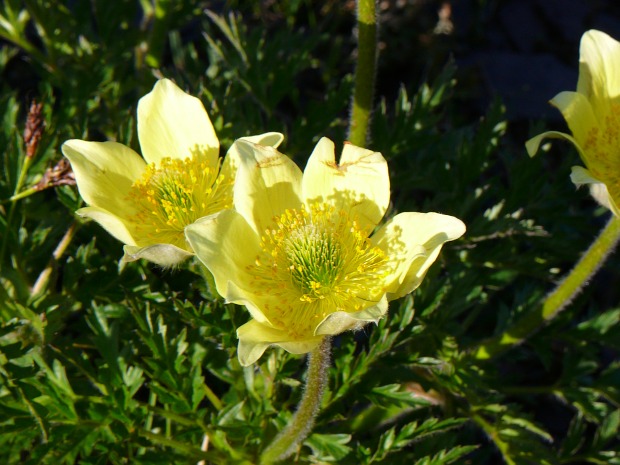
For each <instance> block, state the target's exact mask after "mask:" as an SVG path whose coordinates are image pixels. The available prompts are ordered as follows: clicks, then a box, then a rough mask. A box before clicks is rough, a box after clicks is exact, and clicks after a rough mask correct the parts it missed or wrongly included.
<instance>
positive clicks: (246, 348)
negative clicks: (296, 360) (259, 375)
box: [237, 320, 323, 366]
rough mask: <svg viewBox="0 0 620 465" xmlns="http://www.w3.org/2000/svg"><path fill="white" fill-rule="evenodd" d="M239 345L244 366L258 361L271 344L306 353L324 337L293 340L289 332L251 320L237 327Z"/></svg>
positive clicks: (240, 358)
mask: <svg viewBox="0 0 620 465" xmlns="http://www.w3.org/2000/svg"><path fill="white" fill-rule="evenodd" d="M237 337H238V338H239V346H238V349H237V356H238V357H239V362H240V363H241V365H243V366H249V365H251V364H253V363H254V362H256V361H257V360H258V359H259V358H260V357H261V356H262V355H263V353H264V352H265V350H266V349H267V348H268V347H269V346H271V345H277V346H280V347H282V348H283V349H284V350H286V351H287V352H290V353H293V354H305V353H308V352H311V351H312V350H314V349H315V348H316V347H318V345H319V344H320V343H321V340H322V339H323V338H322V337H315V338H312V339H309V340H305V341H291V340H290V337H289V336H288V334H287V333H286V332H285V331H283V330H279V329H276V328H273V327H271V326H268V325H265V324H261V323H259V322H258V321H256V320H250V321H249V322H247V323H246V324H244V325H243V326H241V327H240V328H239V329H237Z"/></svg>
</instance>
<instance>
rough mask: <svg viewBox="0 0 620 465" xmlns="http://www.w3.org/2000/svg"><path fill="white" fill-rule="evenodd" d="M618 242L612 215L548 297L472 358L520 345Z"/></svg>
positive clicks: (577, 289)
mask: <svg viewBox="0 0 620 465" xmlns="http://www.w3.org/2000/svg"><path fill="white" fill-rule="evenodd" d="M619 239H620V220H619V219H618V218H616V217H615V216H612V218H611V220H610V221H609V223H607V226H605V228H604V229H603V231H602V232H601V233H600V235H599V236H598V237H597V238H596V240H595V241H594V242H593V243H592V245H591V246H590V248H589V249H588V250H587V251H586V252H585V253H584V254H583V256H582V257H581V259H580V260H579V261H578V262H577V265H575V268H573V269H572V271H571V272H570V273H569V274H568V276H566V278H564V280H563V281H562V282H560V284H559V285H558V286H557V287H556V288H555V290H554V291H553V292H551V294H549V295H548V296H547V297H546V299H545V301H544V302H543V304H542V306H541V307H540V309H539V310H537V311H536V312H532V313H529V314H528V315H526V316H524V317H523V318H522V319H521V320H519V321H517V322H516V323H515V324H514V326H512V327H511V328H509V329H507V330H506V331H504V332H503V333H501V334H499V335H498V336H496V337H493V338H491V339H488V340H487V341H486V342H484V343H483V344H481V345H480V346H478V348H476V350H475V351H474V357H475V358H477V359H479V360H486V359H489V358H492V357H494V356H496V355H497V354H499V353H501V352H503V351H505V350H507V349H509V348H511V347H513V346H515V345H517V344H520V343H521V342H523V341H524V340H525V339H527V338H528V337H529V336H530V335H531V334H532V333H534V332H536V331H537V330H539V329H540V328H542V327H543V326H544V325H545V324H547V323H548V322H549V321H551V320H553V319H554V318H555V317H556V316H557V315H558V314H559V313H560V312H561V311H562V310H564V309H565V308H566V306H567V305H568V304H569V303H571V302H572V300H573V299H574V298H575V296H576V295H577V294H579V292H581V290H582V289H583V287H584V286H585V285H586V284H587V283H588V280H590V279H591V278H592V276H593V275H594V274H595V273H596V272H597V271H598V269H599V268H600V267H601V265H602V264H603V263H604V261H605V259H606V258H607V257H608V256H609V254H610V253H611V252H612V251H613V250H614V248H615V246H616V245H617V244H618V240H619Z"/></svg>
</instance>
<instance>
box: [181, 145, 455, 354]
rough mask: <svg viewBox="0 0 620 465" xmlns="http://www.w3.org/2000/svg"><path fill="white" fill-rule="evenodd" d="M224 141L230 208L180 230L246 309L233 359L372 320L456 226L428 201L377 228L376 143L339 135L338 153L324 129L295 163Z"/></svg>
mask: <svg viewBox="0 0 620 465" xmlns="http://www.w3.org/2000/svg"><path fill="white" fill-rule="evenodd" d="M233 147H234V148H235V150H236V151H237V152H238V153H239V154H240V156H239V159H240V163H239V168H238V172H237V179H236V181H235V188H234V198H233V204H234V209H233V210H228V211H226V212H223V213H221V214H220V215H218V216H217V217H209V218H204V219H202V220H199V221H197V222H196V223H194V224H193V225H191V226H189V227H188V228H187V229H186V235H187V238H188V241H189V242H190V244H191V246H192V248H193V249H194V251H195V252H196V255H197V256H198V258H199V259H200V260H201V261H202V262H203V263H204V264H205V265H206V266H207V267H208V268H209V269H210V270H211V272H212V273H213V276H214V278H215V283H216V286H217V290H218V292H219V293H220V294H221V295H222V296H224V298H225V299H226V300H227V301H228V302H233V303H237V304H240V305H245V306H246V307H247V308H248V310H249V312H250V313H251V315H252V317H253V318H252V320H250V321H249V322H248V323H246V324H245V325H243V326H241V327H240V328H239V329H238V331H237V335H238V337H239V349H238V355H239V360H240V362H241V364H242V365H244V366H247V365H250V364H252V363H254V362H255V361H256V360H257V359H258V358H259V357H260V356H261V355H262V354H263V352H264V351H265V349H266V348H267V347H269V346H270V345H277V346H280V347H282V348H284V349H285V350H287V351H289V352H292V353H297V354H301V353H306V352H310V351H312V350H313V349H314V348H316V347H317V346H318V344H319V343H320V342H321V340H322V338H323V337H324V336H328V335H335V334H339V333H341V332H343V331H346V330H355V329H360V328H361V327H363V326H364V325H365V324H367V323H368V322H377V321H378V320H379V319H380V318H382V317H383V316H384V315H385V313H386V312H387V308H388V301H390V300H393V299H396V298H399V297H402V296H404V295H406V294H408V293H409V292H411V291H413V290H414V289H415V288H416V287H418V286H419V284H420V283H421V281H422V279H423V277H424V275H425V273H426V271H427V270H428V268H429V267H430V266H431V264H432V263H433V262H434V261H435V259H436V258H437V256H438V254H439V252H440V249H441V247H442V245H443V244H444V243H445V242H446V241H451V240H454V239H457V238H458V237H460V236H461V235H462V234H463V233H464V232H465V225H464V224H463V223H462V222H461V221H460V220H458V219H457V218H454V217H451V216H447V215H441V214H438V213H411V212H408V213H400V214H398V215H396V216H394V217H393V218H391V219H390V220H389V221H387V223H385V224H383V225H382V226H379V227H378V228H377V226H378V225H379V222H380V221H381V219H382V218H383V216H384V214H385V212H386V210H387V207H388V204H389V201H390V182H389V175H388V169H387V163H386V161H385V159H384V158H383V157H382V156H381V154H380V153H377V152H372V151H370V150H366V149H362V148H359V147H355V146H353V145H351V144H346V145H345V146H344V149H343V152H342V156H341V159H340V163H339V164H337V163H336V161H335V153H334V144H333V143H332V142H331V141H330V140H329V139H325V138H324V139H321V140H320V141H319V143H318V144H317V146H316V148H315V149H314V151H313V153H312V155H311V157H310V159H309V160H308V164H307V166H306V169H305V171H304V172H303V173H302V172H301V170H300V169H299V168H298V167H297V165H296V164H295V163H294V162H293V161H291V160H290V159H289V158H288V157H287V156H286V155H283V154H281V153H279V152H278V151H277V150H275V149H274V148H272V147H266V146H263V145H260V144H255V143H252V142H250V141H237V142H236V143H235V144H234V146H233ZM231 150H232V149H231ZM375 229H376V231H375ZM373 231H375V232H374V233H373Z"/></svg>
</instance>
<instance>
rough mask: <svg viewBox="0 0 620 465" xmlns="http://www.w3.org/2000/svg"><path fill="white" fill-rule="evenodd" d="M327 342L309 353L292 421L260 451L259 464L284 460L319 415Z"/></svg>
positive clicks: (325, 377) (324, 377) (328, 340)
mask: <svg viewBox="0 0 620 465" xmlns="http://www.w3.org/2000/svg"><path fill="white" fill-rule="evenodd" d="M330 347H331V340H330V339H329V337H325V338H323V340H322V341H321V344H320V345H319V346H318V347H317V348H316V349H314V350H313V351H312V352H311V353H310V359H309V362H308V379H307V380H306V390H305V392H304V395H303V397H302V399H301V402H300V403H299V407H298V408H297V411H296V412H295V415H293V418H292V419H291V421H290V422H289V423H288V425H287V426H286V428H284V429H283V430H282V431H280V433H279V434H278V435H277V436H276V437H275V439H274V440H273V442H272V443H271V444H270V445H268V446H267V448H266V449H265V450H264V451H263V453H262V455H261V458H260V464H261V465H267V464H271V463H274V462H278V461H280V460H284V459H285V458H287V457H288V456H289V455H291V454H292V453H293V452H294V451H295V447H297V446H298V445H299V443H301V441H303V440H304V439H305V438H306V437H307V436H308V433H309V432H310V430H311V429H312V426H313V425H314V420H315V419H316V415H317V414H318V413H319V408H320V406H321V399H322V398H323V391H324V390H325V385H326V384H327V369H328V368H329V356H330Z"/></svg>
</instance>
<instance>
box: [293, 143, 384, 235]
mask: <svg viewBox="0 0 620 465" xmlns="http://www.w3.org/2000/svg"><path fill="white" fill-rule="evenodd" d="M302 185H303V197H304V200H305V201H306V202H307V203H310V202H314V201H320V202H328V203H330V204H332V205H335V206H336V207H337V208H338V209H339V210H340V209H342V210H345V211H348V212H350V213H351V215H352V216H353V217H354V218H357V219H358V220H359V222H360V225H361V226H362V227H363V228H365V229H368V230H370V231H371V230H372V229H374V227H375V226H376V225H377V224H378V223H379V221H381V218H383V215H384V214H385V211H386V210H387V207H388V204H389V202H390V178H389V174H388V167H387V162H386V161H385V159H384V158H383V156H382V155H381V154H380V153H378V152H373V151H372V150H367V149H363V148H360V147H356V146H355V145H352V144H345V145H344V148H343V151H342V156H341V157H340V162H339V163H336V160H335V152H334V143H333V142H332V141H331V140H329V139H327V138H322V139H321V140H320V141H319V143H318V144H317V145H316V147H315V149H314V151H313V152H312V155H310V158H309V160H308V164H307V165H306V169H305V171H304V177H303V181H302Z"/></svg>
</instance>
